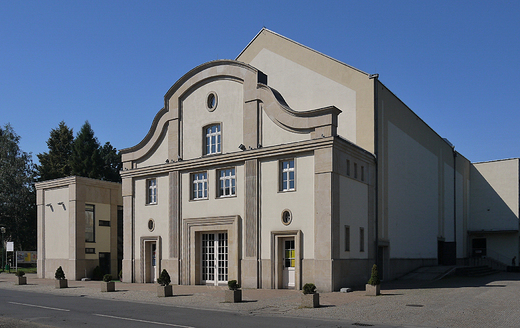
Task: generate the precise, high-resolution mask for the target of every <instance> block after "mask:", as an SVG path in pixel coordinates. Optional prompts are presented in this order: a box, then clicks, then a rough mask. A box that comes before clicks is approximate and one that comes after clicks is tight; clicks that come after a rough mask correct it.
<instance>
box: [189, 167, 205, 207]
mask: <svg viewBox="0 0 520 328" xmlns="http://www.w3.org/2000/svg"><path fill="white" fill-rule="evenodd" d="M191 199H192V200H200V199H208V172H206V171H204V172H197V173H192V174H191Z"/></svg>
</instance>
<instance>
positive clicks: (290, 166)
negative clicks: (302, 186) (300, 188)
mask: <svg viewBox="0 0 520 328" xmlns="http://www.w3.org/2000/svg"><path fill="white" fill-rule="evenodd" d="M295 173H296V170H295V168H294V159H289V160H284V161H281V162H280V174H281V176H280V190H281V191H292V190H295V189H296V188H295Z"/></svg>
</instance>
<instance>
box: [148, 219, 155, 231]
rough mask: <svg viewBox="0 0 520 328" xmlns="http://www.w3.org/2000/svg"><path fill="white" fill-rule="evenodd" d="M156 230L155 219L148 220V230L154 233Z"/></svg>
mask: <svg viewBox="0 0 520 328" xmlns="http://www.w3.org/2000/svg"><path fill="white" fill-rule="evenodd" d="M154 229H155V222H154V221H153V219H150V220H148V230H150V231H153V230H154Z"/></svg>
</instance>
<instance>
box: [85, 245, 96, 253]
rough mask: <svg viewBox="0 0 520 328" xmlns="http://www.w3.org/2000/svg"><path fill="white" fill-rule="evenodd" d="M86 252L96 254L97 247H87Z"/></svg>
mask: <svg viewBox="0 0 520 328" xmlns="http://www.w3.org/2000/svg"><path fill="white" fill-rule="evenodd" d="M85 254H96V249H95V248H91V247H88V248H85Z"/></svg>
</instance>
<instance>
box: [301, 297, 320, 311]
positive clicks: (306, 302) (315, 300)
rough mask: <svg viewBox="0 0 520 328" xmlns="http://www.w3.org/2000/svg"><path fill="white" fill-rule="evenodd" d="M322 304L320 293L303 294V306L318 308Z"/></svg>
mask: <svg viewBox="0 0 520 328" xmlns="http://www.w3.org/2000/svg"><path fill="white" fill-rule="evenodd" d="M319 306H320V294H319V293H315V294H303V295H302V308H317V307H319Z"/></svg>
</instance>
